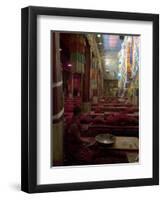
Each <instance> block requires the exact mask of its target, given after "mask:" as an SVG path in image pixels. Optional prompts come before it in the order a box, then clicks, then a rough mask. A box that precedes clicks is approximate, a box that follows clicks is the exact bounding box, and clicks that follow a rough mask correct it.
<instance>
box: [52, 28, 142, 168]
mask: <svg viewBox="0 0 163 200" xmlns="http://www.w3.org/2000/svg"><path fill="white" fill-rule="evenodd" d="M139 65H140V36H139V35H123V34H122V35H121V34H109V33H80V32H55V31H52V32H51V72H52V73H51V80H52V88H51V94H52V95H51V107H52V111H51V113H52V122H51V123H52V124H51V126H52V129H51V130H52V131H51V163H52V166H54V167H55V166H71V165H97V164H118V163H135V162H138V161H139V67H140V66H139Z"/></svg>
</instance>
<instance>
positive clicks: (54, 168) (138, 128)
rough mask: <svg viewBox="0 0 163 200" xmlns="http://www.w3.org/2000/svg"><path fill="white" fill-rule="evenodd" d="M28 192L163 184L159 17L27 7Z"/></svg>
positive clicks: (25, 117)
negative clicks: (161, 166)
mask: <svg viewBox="0 0 163 200" xmlns="http://www.w3.org/2000/svg"><path fill="white" fill-rule="evenodd" d="M21 26H22V51H21V52H22V63H21V65H22V90H21V92H22V143H21V144H22V157H21V159H22V161H21V163H22V164H21V166H22V169H21V172H22V174H21V177H22V190H23V191H25V192H28V193H35V192H51V191H66V190H82V189H98V188H113V187H129V186H144V185H158V184H159V15H158V14H144V13H127V12H112V11H98V10H80V9H65V8H49V7H34V6H30V7H26V8H23V9H22V24H21Z"/></svg>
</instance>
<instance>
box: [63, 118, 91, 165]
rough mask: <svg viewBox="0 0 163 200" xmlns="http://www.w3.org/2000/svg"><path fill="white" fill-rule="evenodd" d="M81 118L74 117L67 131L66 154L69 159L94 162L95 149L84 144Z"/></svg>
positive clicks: (81, 162) (78, 161) (80, 162)
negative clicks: (92, 149) (81, 135)
mask: <svg viewBox="0 0 163 200" xmlns="http://www.w3.org/2000/svg"><path fill="white" fill-rule="evenodd" d="M80 134H81V124H80V118H77V117H73V118H72V121H71V124H69V126H68V131H67V133H66V136H65V137H66V154H67V157H68V159H70V160H71V161H72V162H75V163H79V164H88V163H91V162H92V159H93V151H91V150H90V149H89V148H88V147H86V146H85V145H84V142H83V141H82V139H81V137H80Z"/></svg>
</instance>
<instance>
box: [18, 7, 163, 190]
mask: <svg viewBox="0 0 163 200" xmlns="http://www.w3.org/2000/svg"><path fill="white" fill-rule="evenodd" d="M38 15H51V16H52V15H56V16H65V17H66V16H71V17H87V18H103V19H123V20H138V21H151V22H152V23H153V177H152V178H142V179H130V180H129V179H128V180H114V181H96V182H81V183H63V184H47V185H37V181H36V180H37V134H36V133H37V95H36V94H37V48H36V47H37V16H38ZM21 77H22V80H21V98H22V100H21V190H22V191H25V192H28V193H36V192H54V191H67V190H83V189H100V188H115V187H130V186H147V185H158V184H159V15H158V14H144V13H128V12H112V11H99V10H82V9H66V8H50V7H35V6H30V7H26V8H22V11H21Z"/></svg>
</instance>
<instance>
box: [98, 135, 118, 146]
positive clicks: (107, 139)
mask: <svg viewBox="0 0 163 200" xmlns="http://www.w3.org/2000/svg"><path fill="white" fill-rule="evenodd" d="M95 140H96V141H97V142H98V143H100V144H102V145H112V144H114V142H115V136H114V135H112V134H108V133H107V134H99V135H97V136H96V137H95Z"/></svg>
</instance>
